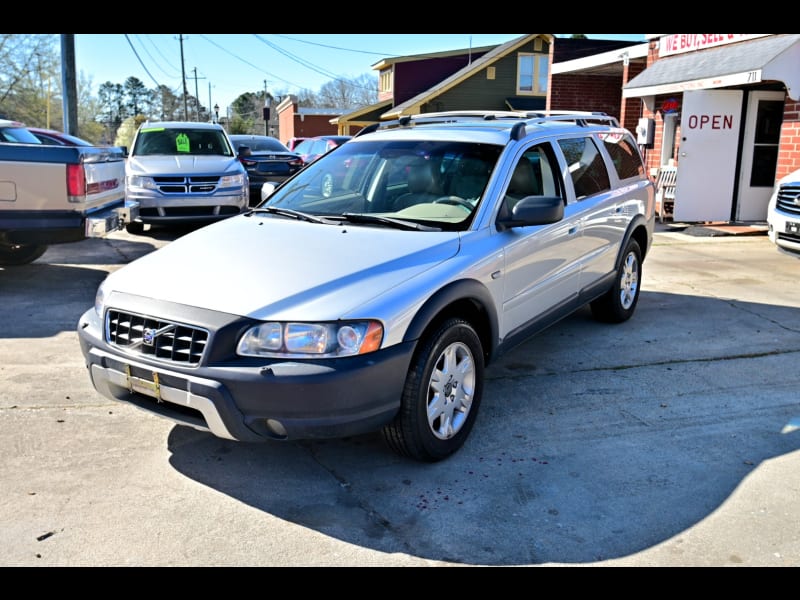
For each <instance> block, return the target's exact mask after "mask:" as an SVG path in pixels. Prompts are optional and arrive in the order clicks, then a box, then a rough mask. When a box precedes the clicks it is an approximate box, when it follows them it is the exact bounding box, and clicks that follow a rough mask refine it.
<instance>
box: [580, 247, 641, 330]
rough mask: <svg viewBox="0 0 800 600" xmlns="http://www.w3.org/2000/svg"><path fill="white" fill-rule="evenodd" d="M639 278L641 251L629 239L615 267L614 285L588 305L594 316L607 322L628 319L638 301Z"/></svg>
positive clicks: (618, 321)
mask: <svg viewBox="0 0 800 600" xmlns="http://www.w3.org/2000/svg"><path fill="white" fill-rule="evenodd" d="M641 280H642V251H641V249H640V248H639V243H638V242H637V241H636V240H634V239H631V240H629V241H628V245H627V246H626V247H625V253H624V254H623V256H622V261H621V262H620V263H619V267H617V276H616V277H615V278H614V285H613V286H611V289H610V290H608V291H607V292H606V293H605V294H604V295H603V296H601V297H600V298H598V299H597V300H595V301H593V302H592V303H591V305H590V306H591V308H592V315H593V316H594V318H595V319H597V320H598V321H605V322H607V323H621V322H623V321H627V320H628V319H630V318H631V316H632V315H633V311H634V310H636V303H637V302H638V301H639V284H640V282H641Z"/></svg>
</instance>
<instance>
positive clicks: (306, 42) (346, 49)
mask: <svg viewBox="0 0 800 600" xmlns="http://www.w3.org/2000/svg"><path fill="white" fill-rule="evenodd" d="M272 35H274V36H275V37H281V38H285V39H287V40H293V41H295V42H302V43H303V44H309V45H311V46H319V47H320V48H332V49H333V50H343V51H345V52H357V53H359V54H373V55H375V56H383V57H390V56H397V54H387V53H386V52H370V51H369V50H353V49H352V48H342V47H340V46H329V45H328V44H320V43H319V42H309V41H308V40H301V39H300V38H293V37H290V36H288V35H281V34H279V33H273V34H272Z"/></svg>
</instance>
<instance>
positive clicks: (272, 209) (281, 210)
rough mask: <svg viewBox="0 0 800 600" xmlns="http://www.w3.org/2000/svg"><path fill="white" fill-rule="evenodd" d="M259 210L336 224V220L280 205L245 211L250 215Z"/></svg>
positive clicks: (310, 221) (304, 219) (325, 223)
mask: <svg viewBox="0 0 800 600" xmlns="http://www.w3.org/2000/svg"><path fill="white" fill-rule="evenodd" d="M259 212H266V213H270V214H273V215H282V216H284V217H294V218H295V219H298V220H299V221H308V222H309V223H321V224H323V225H338V222H337V221H331V220H330V219H325V218H324V217H318V216H316V215H310V214H308V213H304V212H300V211H299V210H292V209H291V208H281V207H280V206H262V207H260V208H253V209H252V210H251V211H250V212H249V213H246V215H252V214H253V213H259Z"/></svg>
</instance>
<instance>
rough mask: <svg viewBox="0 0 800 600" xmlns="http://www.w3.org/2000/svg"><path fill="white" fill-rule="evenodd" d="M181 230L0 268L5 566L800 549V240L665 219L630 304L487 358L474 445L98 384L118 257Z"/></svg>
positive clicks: (572, 561) (443, 561)
mask: <svg viewBox="0 0 800 600" xmlns="http://www.w3.org/2000/svg"><path fill="white" fill-rule="evenodd" d="M182 234H183V232H182V231H162V230H147V231H145V233H144V234H143V235H140V236H132V235H128V234H127V233H124V232H120V233H116V234H113V235H112V236H110V237H109V238H107V239H103V240H86V241H83V242H79V243H75V244H63V245H59V246H53V247H51V248H50V249H49V250H48V252H47V253H46V254H45V255H44V256H43V257H41V258H40V259H39V260H38V261H36V262H35V263H33V264H31V265H27V266H24V267H17V268H9V269H5V270H3V269H0V297H2V300H3V303H2V304H3V310H2V311H0V382H1V383H2V385H0V419H1V422H2V427H0V451H1V452H2V454H3V456H4V460H3V461H2V462H1V463H0V506H1V507H2V510H0V539H2V540H3V543H2V544H0V565H2V566H22V567H28V566H43V567H50V566H267V567H272V566H342V567H351V566H353V567H354V566H359V567H363V566H412V567H425V566H428V567H439V566H453V567H456V566H530V567H548V566H550V567H556V566H560V567H564V566H608V567H614V566H789V567H792V566H793V567H797V566H800V503H799V502H797V498H798V497H800V451H799V450H798V449H799V448H800V432H798V429H800V397H799V396H798V393H797V367H798V364H800V293H798V276H800V257H798V256H792V255H788V254H785V253H782V252H779V251H778V250H777V249H776V248H775V247H774V246H772V245H771V244H770V243H769V241H768V239H767V237H766V236H765V235H757V236H725V237H708V236H693V235H688V234H687V233H686V232H680V231H679V232H675V231H670V230H669V229H668V228H664V227H660V228H659V230H658V232H657V233H656V240H655V245H654V247H653V248H652V250H651V253H650V255H649V256H648V257H647V259H646V261H645V263H644V269H643V277H642V282H641V283H642V293H641V297H640V301H639V305H638V308H637V313H636V315H635V316H634V317H633V319H631V320H630V321H628V322H627V323H624V324H621V325H611V326H609V325H604V324H599V323H596V322H594V321H593V320H592V319H591V315H590V314H589V312H588V310H582V311H579V312H578V313H577V314H575V315H573V316H571V317H569V318H567V319H565V320H564V321H562V322H561V323H559V324H557V325H555V326H553V327H551V328H550V329H548V330H547V331H545V332H543V333H542V334H540V335H539V336H537V337H536V338H534V339H533V340H530V341H529V342H527V343H525V344H524V345H522V346H520V347H518V348H517V349H516V350H514V351H513V352H511V353H510V354H508V355H506V356H505V357H504V358H503V359H502V360H501V361H499V362H498V363H496V364H494V365H493V366H491V367H490V368H489V369H488V371H487V375H488V382H487V386H486V390H485V396H484V400H483V404H482V406H481V409H480V410H481V412H480V414H479V417H478V420H477V424H476V426H475V429H474V430H473V432H472V434H471V437H470V439H469V440H468V441H467V443H466V445H465V446H464V447H463V448H462V449H461V450H460V451H459V452H458V453H457V454H456V455H454V456H452V457H451V458H449V459H447V460H445V461H443V462H440V463H436V464H432V465H428V464H419V463H414V462H409V461H407V460H404V459H401V458H399V457H398V456H395V455H394V454H392V453H391V452H390V451H389V450H388V449H386V448H385V447H384V446H383V444H382V442H381V440H380V438H379V436H378V435H367V436H362V437H357V438H355V437H354V438H348V439H344V440H332V441H325V442H314V443H307V442H302V443H280V442H274V443H266V444H241V443H235V442H228V441H225V440H221V439H217V438H213V437H211V436H210V435H208V434H204V433H201V432H198V431H195V430H193V429H188V428H185V427H179V426H175V425H173V424H172V423H171V422H169V421H165V420H162V419H159V418H157V417H154V416H151V415H148V414H146V413H144V412H142V411H139V410H137V409H135V408H133V407H128V406H125V405H119V404H116V403H113V402H111V401H108V400H106V399H104V398H103V397H101V396H100V395H99V394H97V393H96V392H95V391H94V389H93V388H92V387H91V384H90V382H89V378H88V374H87V373H86V370H85V367H84V364H83V358H82V356H81V353H80V349H79V345H78V339H77V334H76V332H75V327H76V324H77V321H78V317H79V315H80V314H81V313H82V312H83V311H84V310H86V308H88V307H89V306H91V304H92V303H93V301H94V292H95V289H96V287H97V285H98V284H99V283H100V282H101V281H102V279H103V277H104V276H105V275H106V273H108V272H110V271H113V270H115V269H117V268H119V267H121V266H122V265H123V264H125V263H126V262H128V261H130V260H132V259H134V258H136V257H138V256H141V255H143V254H145V253H147V252H151V251H152V250H154V249H155V248H158V247H160V246H163V245H165V244H168V243H169V242H170V241H171V240H172V239H174V238H175V237H176V236H178V235H182Z"/></svg>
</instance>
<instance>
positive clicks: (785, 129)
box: [775, 98, 800, 181]
mask: <svg viewBox="0 0 800 600" xmlns="http://www.w3.org/2000/svg"><path fill="white" fill-rule="evenodd" d="M796 169H800V102H797V101H795V100H790V99H789V98H787V99H786V102H785V103H784V105H783V125H781V141H780V147H779V150H778V168H777V169H776V172H775V180H776V181H777V180H778V179H780V178H781V177H783V176H784V175H788V174H789V173H791V172H792V171H794V170H796Z"/></svg>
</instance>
